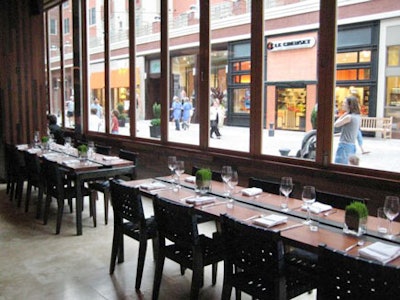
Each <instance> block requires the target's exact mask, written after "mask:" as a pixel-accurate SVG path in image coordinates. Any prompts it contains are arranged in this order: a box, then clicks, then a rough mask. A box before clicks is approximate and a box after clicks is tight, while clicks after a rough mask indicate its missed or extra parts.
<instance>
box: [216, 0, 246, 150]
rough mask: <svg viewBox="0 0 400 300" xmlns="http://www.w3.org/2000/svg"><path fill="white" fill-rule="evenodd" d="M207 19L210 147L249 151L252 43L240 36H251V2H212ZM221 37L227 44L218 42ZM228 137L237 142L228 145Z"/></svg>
mask: <svg viewBox="0 0 400 300" xmlns="http://www.w3.org/2000/svg"><path fill="white" fill-rule="evenodd" d="M210 19H211V22H210V25H211V43H212V44H211V49H212V51H211V60H210V61H211V69H210V72H211V74H210V88H211V92H210V94H211V97H210V105H211V106H210V112H209V117H210V127H211V129H210V141H209V145H210V147H214V148H220V149H226V150H234V151H242V152H248V151H249V143H250V137H249V124H250V84H251V77H250V71H251V65H250V59H251V57H250V56H251V51H250V50H251V43H250V39H249V38H243V36H250V26H249V24H250V20H251V1H211V7H210ZM238 32H240V35H239V36H238V34H237V33H238ZM221 36H224V40H225V41H228V42H221V41H218V40H219V39H220V37H221ZM216 78H218V80H215V79H216ZM225 137H227V138H226V139H225ZM230 137H232V139H233V140H236V141H240V142H236V143H229V142H227V140H228V139H230Z"/></svg>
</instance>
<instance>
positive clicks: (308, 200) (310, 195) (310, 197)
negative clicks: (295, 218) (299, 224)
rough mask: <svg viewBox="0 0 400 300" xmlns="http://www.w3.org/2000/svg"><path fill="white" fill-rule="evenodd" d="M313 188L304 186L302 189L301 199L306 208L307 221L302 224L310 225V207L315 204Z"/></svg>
mask: <svg viewBox="0 0 400 300" xmlns="http://www.w3.org/2000/svg"><path fill="white" fill-rule="evenodd" d="M315 198H316V196H315V187H313V186H310V185H306V186H305V187H303V193H302V194H301V199H302V200H303V202H304V204H305V205H306V207H307V220H305V221H304V224H306V225H310V224H311V222H312V221H311V215H310V205H311V204H313V203H314V202H315Z"/></svg>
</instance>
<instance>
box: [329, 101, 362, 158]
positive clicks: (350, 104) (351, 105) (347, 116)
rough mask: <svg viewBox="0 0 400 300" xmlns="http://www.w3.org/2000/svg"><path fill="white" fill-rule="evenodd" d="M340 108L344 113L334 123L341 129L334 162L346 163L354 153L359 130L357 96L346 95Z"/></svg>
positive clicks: (359, 118) (359, 120) (359, 119)
mask: <svg viewBox="0 0 400 300" xmlns="http://www.w3.org/2000/svg"><path fill="white" fill-rule="evenodd" d="M342 108H343V110H344V111H345V113H344V114H343V115H342V116H340V117H339V118H338V119H337V120H336V121H335V123H334V126H335V128H341V129H342V131H341V134H340V140H339V145H338V148H337V150H336V157H335V163H338V164H346V165H347V164H348V163H349V156H351V155H354V154H355V153H356V139H357V135H358V132H359V130H360V123H361V116H360V106H359V104H358V99H357V97H355V96H349V97H347V98H346V99H345V100H344V101H343V105H342Z"/></svg>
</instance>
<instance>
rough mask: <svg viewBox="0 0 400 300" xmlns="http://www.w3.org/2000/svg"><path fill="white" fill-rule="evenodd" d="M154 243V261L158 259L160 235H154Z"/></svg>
mask: <svg viewBox="0 0 400 300" xmlns="http://www.w3.org/2000/svg"><path fill="white" fill-rule="evenodd" d="M152 243H153V259H154V261H157V258H158V237H154V238H153V239H152Z"/></svg>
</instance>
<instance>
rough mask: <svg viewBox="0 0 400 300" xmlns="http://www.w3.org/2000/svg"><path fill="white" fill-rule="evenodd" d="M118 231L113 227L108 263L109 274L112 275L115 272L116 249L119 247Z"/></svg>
mask: <svg viewBox="0 0 400 300" xmlns="http://www.w3.org/2000/svg"><path fill="white" fill-rule="evenodd" d="M118 231H119V229H118V228H116V227H114V235H113V243H112V248H111V261H110V270H109V273H110V274H113V273H114V270H115V262H116V261H117V255H118V249H119V247H120V245H119V241H120V235H122V234H120V233H119V232H118Z"/></svg>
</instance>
